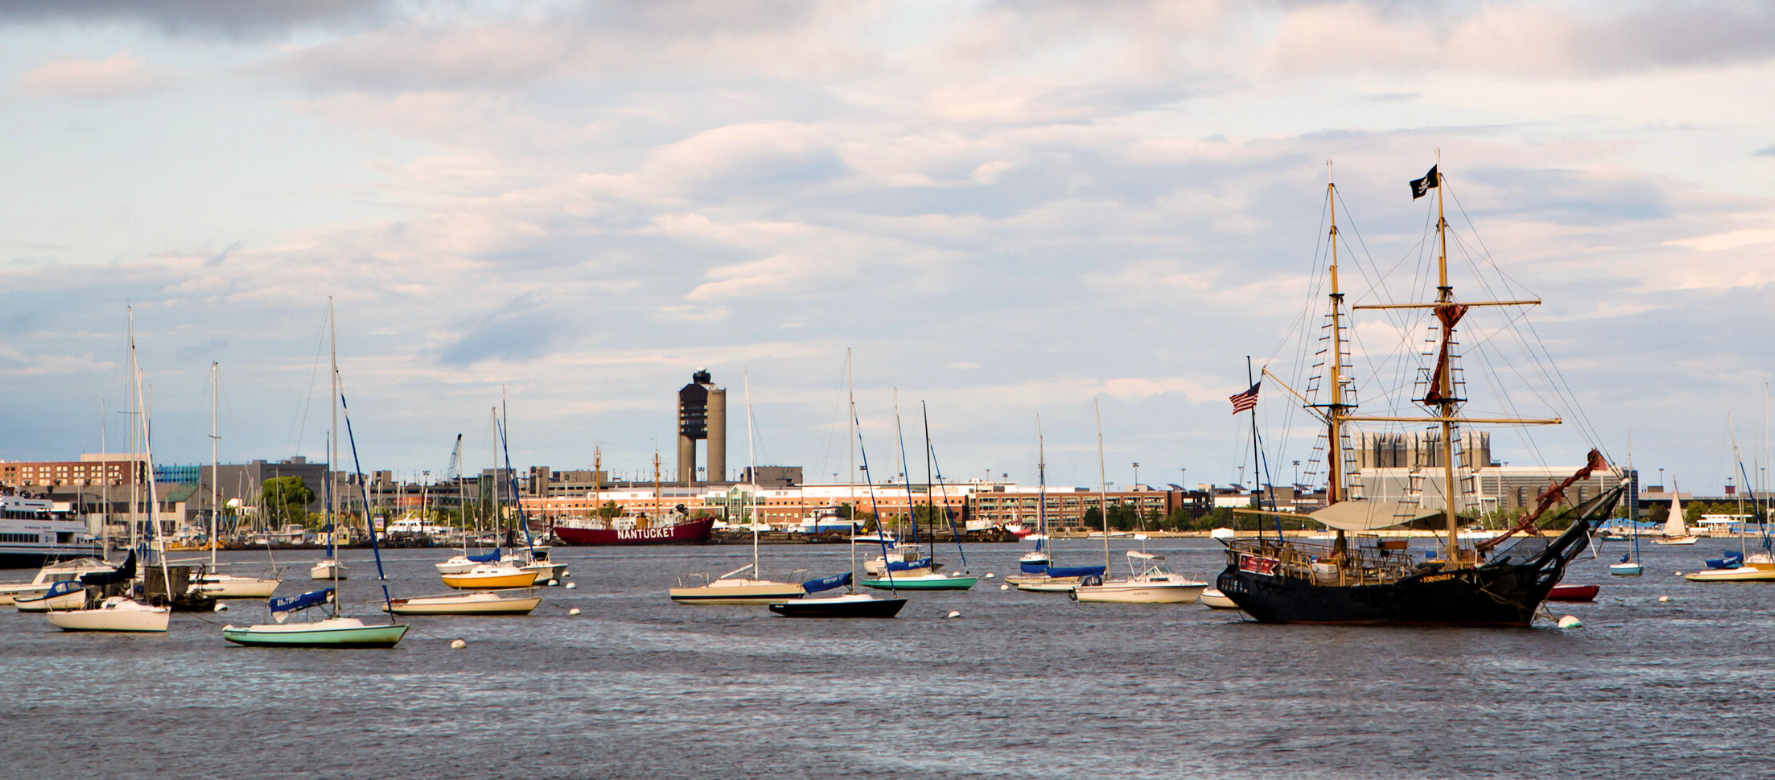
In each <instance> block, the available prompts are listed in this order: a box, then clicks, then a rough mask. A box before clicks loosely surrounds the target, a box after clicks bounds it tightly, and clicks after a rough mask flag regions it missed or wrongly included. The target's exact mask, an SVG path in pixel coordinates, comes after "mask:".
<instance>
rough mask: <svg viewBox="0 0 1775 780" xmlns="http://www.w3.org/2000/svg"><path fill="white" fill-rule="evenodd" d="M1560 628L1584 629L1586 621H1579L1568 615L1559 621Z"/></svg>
mask: <svg viewBox="0 0 1775 780" xmlns="http://www.w3.org/2000/svg"><path fill="white" fill-rule="evenodd" d="M1559 627H1560V628H1583V627H1584V621H1582V620H1579V619H1577V618H1576V617H1574V616H1572V615H1566V616H1565V617H1562V618H1560V619H1559Z"/></svg>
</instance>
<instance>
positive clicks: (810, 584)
mask: <svg viewBox="0 0 1775 780" xmlns="http://www.w3.org/2000/svg"><path fill="white" fill-rule="evenodd" d="M849 584H851V573H850V572H848V571H847V572H845V573H843V574H834V575H832V576H830V577H820V578H818V579H812V580H808V581H807V582H803V583H801V587H802V589H803V590H806V591H807V592H808V593H819V592H820V591H823V590H831V589H833V588H842V587H844V586H846V585H849Z"/></svg>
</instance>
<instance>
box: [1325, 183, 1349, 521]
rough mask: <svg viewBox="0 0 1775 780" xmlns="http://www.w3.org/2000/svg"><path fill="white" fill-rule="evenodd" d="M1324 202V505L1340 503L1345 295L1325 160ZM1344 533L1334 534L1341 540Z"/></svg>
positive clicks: (1334, 207) (1332, 188) (1333, 186)
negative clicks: (1327, 279)
mask: <svg viewBox="0 0 1775 780" xmlns="http://www.w3.org/2000/svg"><path fill="white" fill-rule="evenodd" d="M1325 172H1326V182H1325V203H1326V205H1327V206H1328V207H1329V210H1330V212H1331V239H1330V240H1331V408H1330V409H1329V411H1328V413H1327V414H1326V415H1325V436H1326V439H1325V461H1326V466H1327V470H1326V480H1325V503H1326V504H1327V505H1330V504H1335V503H1337V502H1338V501H1341V500H1343V497H1344V496H1343V483H1342V475H1341V474H1340V467H1341V466H1343V452H1344V451H1343V438H1342V433H1343V431H1342V428H1343V420H1342V417H1343V409H1344V388H1343V376H1342V375H1341V373H1340V372H1341V371H1342V370H1343V362H1344V335H1343V320H1342V318H1341V317H1340V314H1339V311H1338V309H1339V307H1340V306H1342V304H1343V300H1344V294H1343V293H1342V292H1340V291H1339V290H1338V286H1337V184H1336V183H1335V182H1332V181H1331V180H1330V177H1331V161H1330V160H1326V161H1325ZM1343 533H1344V532H1343V531H1342V530H1339V531H1338V532H1337V534H1338V536H1339V537H1340V538H1341V537H1342V536H1343Z"/></svg>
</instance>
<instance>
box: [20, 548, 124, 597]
mask: <svg viewBox="0 0 1775 780" xmlns="http://www.w3.org/2000/svg"><path fill="white" fill-rule="evenodd" d="M116 570H117V564H115V563H110V562H108V561H104V560H101V559H98V558H76V559H74V560H71V561H61V562H59V563H52V564H50V565H48V566H45V567H43V568H42V569H39V570H37V576H35V577H33V578H31V581H30V582H9V583H6V584H4V585H0V606H4V605H6V604H11V603H12V602H13V600H14V599H17V598H19V597H22V596H35V595H39V594H42V593H45V592H47V591H48V590H49V588H50V586H52V585H54V584H56V583H58V582H71V581H74V580H77V579H80V575H82V574H91V573H93V572H101V571H116Z"/></svg>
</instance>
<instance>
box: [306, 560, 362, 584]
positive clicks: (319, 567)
mask: <svg viewBox="0 0 1775 780" xmlns="http://www.w3.org/2000/svg"><path fill="white" fill-rule="evenodd" d="M350 573H351V571H350V570H349V569H346V568H345V564H342V563H333V562H331V561H321V562H320V563H317V564H315V565H313V566H312V567H309V569H308V578H309V579H311V580H343V579H349V577H347V575H349V574H350Z"/></svg>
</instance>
